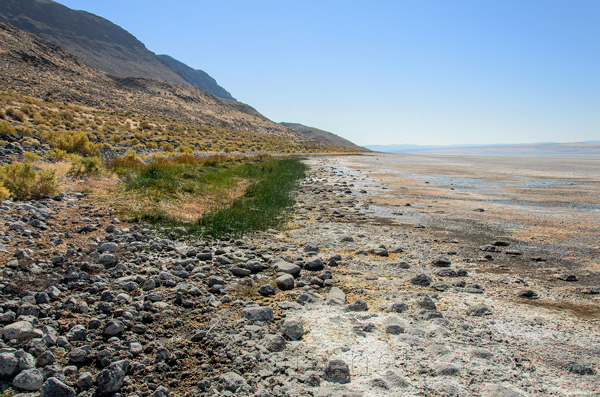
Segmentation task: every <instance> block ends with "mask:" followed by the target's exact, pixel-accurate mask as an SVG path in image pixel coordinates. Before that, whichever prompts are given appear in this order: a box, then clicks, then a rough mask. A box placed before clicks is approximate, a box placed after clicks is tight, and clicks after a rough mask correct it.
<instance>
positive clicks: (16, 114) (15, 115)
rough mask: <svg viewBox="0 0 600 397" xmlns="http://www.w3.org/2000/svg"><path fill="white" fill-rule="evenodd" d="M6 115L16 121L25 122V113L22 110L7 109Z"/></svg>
mask: <svg viewBox="0 0 600 397" xmlns="http://www.w3.org/2000/svg"><path fill="white" fill-rule="evenodd" d="M6 114H7V116H9V117H11V118H12V119H14V120H17V121H20V122H23V121H25V113H23V112H21V111H20V110H17V109H15V108H6Z"/></svg>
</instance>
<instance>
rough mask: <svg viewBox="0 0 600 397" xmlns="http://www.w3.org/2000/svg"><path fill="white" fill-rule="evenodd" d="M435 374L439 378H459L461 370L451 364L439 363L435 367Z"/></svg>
mask: <svg viewBox="0 0 600 397" xmlns="http://www.w3.org/2000/svg"><path fill="white" fill-rule="evenodd" d="M434 372H435V374H436V375H438V376H440V375H441V376H457V375H458V374H459V373H460V369H458V368H457V367H455V366H454V365H452V364H449V363H438V364H437V365H436V366H435V370H434Z"/></svg>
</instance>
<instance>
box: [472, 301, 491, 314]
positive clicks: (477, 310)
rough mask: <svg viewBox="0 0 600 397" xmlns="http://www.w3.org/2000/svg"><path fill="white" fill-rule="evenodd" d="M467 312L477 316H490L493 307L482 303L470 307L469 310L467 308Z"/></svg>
mask: <svg viewBox="0 0 600 397" xmlns="http://www.w3.org/2000/svg"><path fill="white" fill-rule="evenodd" d="M467 314H468V315H470V316H476V317H483V316H489V315H491V314H492V309H491V308H490V307H489V306H487V305H484V304H483V303H482V304H479V305H475V306H472V307H471V308H469V310H467Z"/></svg>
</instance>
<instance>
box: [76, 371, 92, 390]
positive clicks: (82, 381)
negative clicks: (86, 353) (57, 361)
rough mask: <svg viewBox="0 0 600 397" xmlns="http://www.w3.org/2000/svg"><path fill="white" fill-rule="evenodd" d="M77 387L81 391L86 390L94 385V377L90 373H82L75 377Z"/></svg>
mask: <svg viewBox="0 0 600 397" xmlns="http://www.w3.org/2000/svg"><path fill="white" fill-rule="evenodd" d="M76 384H77V386H78V387H79V388H80V389H82V390H87V389H89V388H90V387H92V386H93V385H94V376H93V375H92V373H91V372H83V373H81V374H79V376H78V377H77V382H76Z"/></svg>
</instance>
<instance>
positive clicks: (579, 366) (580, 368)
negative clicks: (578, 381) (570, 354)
mask: <svg viewBox="0 0 600 397" xmlns="http://www.w3.org/2000/svg"><path fill="white" fill-rule="evenodd" d="M564 367H565V369H566V370H567V371H569V372H572V373H574V374H577V375H596V370H595V369H594V367H592V366H591V365H589V364H586V363H584V362H582V361H570V362H568V363H566V364H565V365H564Z"/></svg>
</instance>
